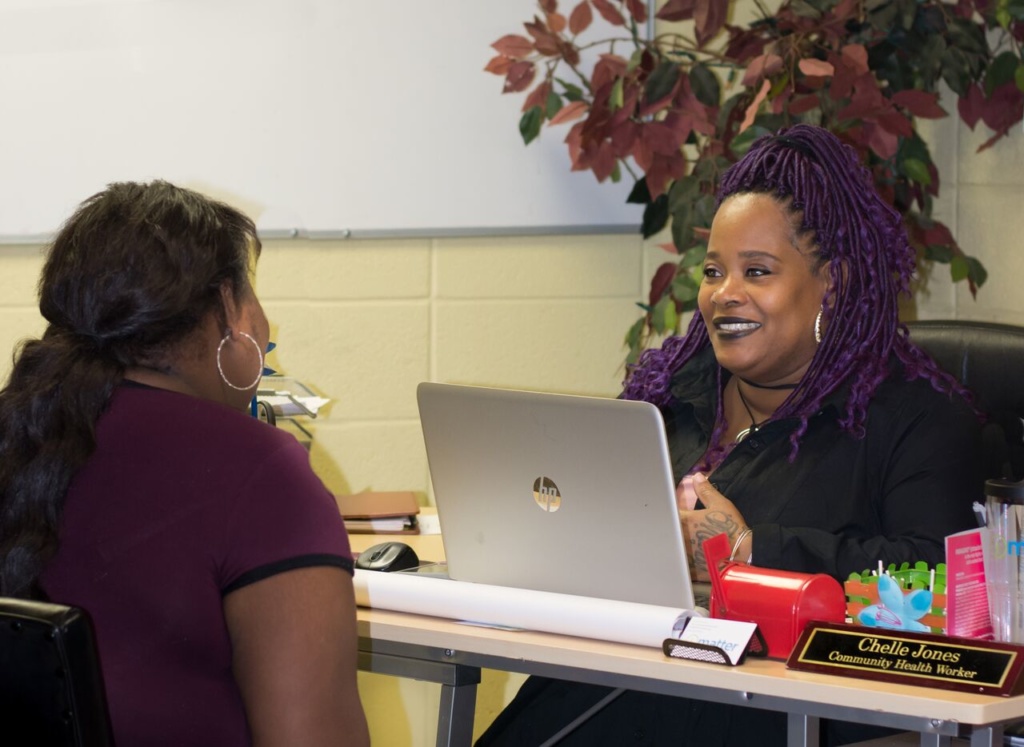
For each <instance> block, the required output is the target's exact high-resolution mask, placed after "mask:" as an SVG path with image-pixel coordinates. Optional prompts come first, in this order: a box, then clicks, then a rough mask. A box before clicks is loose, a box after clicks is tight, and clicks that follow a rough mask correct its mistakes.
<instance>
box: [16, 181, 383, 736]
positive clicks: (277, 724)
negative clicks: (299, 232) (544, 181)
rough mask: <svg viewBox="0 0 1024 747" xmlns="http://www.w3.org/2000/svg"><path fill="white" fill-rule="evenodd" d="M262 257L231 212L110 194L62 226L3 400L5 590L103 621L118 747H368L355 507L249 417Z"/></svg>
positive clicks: (259, 356) (262, 323) (285, 437)
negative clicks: (346, 512)
mask: <svg viewBox="0 0 1024 747" xmlns="http://www.w3.org/2000/svg"><path fill="white" fill-rule="evenodd" d="M259 251H260V243H259V240H258V239H257V237H256V229H255V226H254V224H253V223H252V221H251V220H250V219H249V218H247V217H246V216H244V215H242V214H241V213H240V212H238V211H237V210H235V209H233V208H231V207H229V206H227V205H224V204H222V203H219V202H215V201H213V200H210V199H208V198H206V197H204V196H202V195H200V194H198V193H195V192H192V191H189V190H186V189H180V188H178V187H175V186H173V185H171V184H168V183H166V182H153V183H150V184H135V183H120V184H113V185H110V186H109V187H108V188H107V189H106V190H105V191H103V192H100V193H99V194H96V195H94V196H93V197H91V198H89V199H88V200H86V201H85V202H84V203H83V204H82V205H81V206H80V207H79V209H78V210H77V211H76V212H75V214H74V215H73V216H72V217H71V218H70V219H69V220H68V222H67V223H66V224H65V225H64V226H63V228H62V229H61V231H60V232H59V233H58V235H57V237H56V239H55V241H54V243H53V245H52V247H51V249H50V252H49V255H48V257H47V260H46V263H45V266H44V269H43V273H42V278H41V280H40V284H39V294H40V300H39V308H40V311H41V312H42V314H43V316H44V317H45V319H46V320H47V322H48V326H47V328H46V331H45V333H44V335H43V337H42V339H40V340H32V341H28V342H26V343H24V344H23V345H22V347H21V349H20V351H19V353H18V354H17V356H16V359H15V362H14V368H13V371H12V373H11V375H10V379H9V380H8V382H7V384H6V386H5V387H4V389H3V390H2V391H0V595H3V596H16V597H24V598H38V599H49V600H52V601H55V602H60V603H62V604H70V605H75V606H79V607H82V608H84V609H85V610H86V611H87V612H88V613H89V614H90V616H91V617H92V620H93V623H94V626H95V629H96V637H97V643H98V646H99V651H100V661H101V665H102V667H103V671H104V677H105V680H106V687H107V696H108V702H109V706H110V712H111V720H112V724H113V729H114V737H115V739H116V741H117V743H118V745H120V747H130V746H131V745H160V744H168V745H171V744H174V745H186V744H211V745H212V744H216V745H219V746H224V745H238V746H240V747H241V746H243V745H250V744H254V743H258V744H265V745H296V744H302V745H329V744H330V745H334V744H346V745H361V744H367V743H368V741H369V739H368V735H367V728H366V722H365V718H364V716H363V711H362V707H361V705H360V702H359V695H358V692H357V689H356V675H355V671H356V645H355V641H356V632H355V601H354V595H353V590H352V577H351V574H352V557H351V553H350V550H349V545H348V538H347V536H346V534H345V530H344V525H343V523H342V521H341V518H340V515H339V513H338V510H337V505H336V503H335V501H334V499H333V497H332V495H331V494H330V492H329V491H328V490H327V489H326V488H325V487H324V485H323V483H322V482H320V480H319V479H318V478H317V477H316V475H314V474H313V472H312V470H311V469H310V466H309V458H308V454H307V453H306V451H305V449H304V448H303V447H302V446H301V445H300V444H299V443H298V442H297V441H296V440H295V439H294V438H293V437H292V436H290V435H289V434H287V433H285V432H284V431H280V430H277V429H275V428H273V427H270V426H268V425H266V424H265V423H261V422H259V421H257V420H256V419H255V418H253V417H251V416H250V415H249V414H248V413H247V410H248V405H249V402H250V401H251V399H252V397H253V395H254V394H255V391H256V387H257V385H258V384H259V380H260V377H261V375H262V372H263V352H264V350H266V348H267V344H268V339H269V325H268V323H267V318H266V316H265V315H264V313H263V309H262V307H261V306H260V303H259V301H258V300H257V298H256V295H255V293H254V290H253V277H254V271H255V264H256V259H257V257H258V256H259Z"/></svg>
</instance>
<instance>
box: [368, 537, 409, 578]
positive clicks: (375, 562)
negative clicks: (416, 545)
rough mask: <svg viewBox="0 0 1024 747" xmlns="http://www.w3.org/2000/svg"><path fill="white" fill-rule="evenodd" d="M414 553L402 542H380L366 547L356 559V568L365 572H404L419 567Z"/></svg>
mask: <svg viewBox="0 0 1024 747" xmlns="http://www.w3.org/2000/svg"><path fill="white" fill-rule="evenodd" d="M419 562H420V559H419V558H418V557H417V556H416V551H415V550H413V549H412V548H411V547H409V546H408V545H407V544H405V543H404V542H381V543H380V544H379V545H374V546H373V547H368V548H366V549H365V550H363V551H362V552H361V553H359V557H358V558H356V568H362V569H363V570H366V571H404V570H406V569H407V568H414V567H416V566H417V565H419Z"/></svg>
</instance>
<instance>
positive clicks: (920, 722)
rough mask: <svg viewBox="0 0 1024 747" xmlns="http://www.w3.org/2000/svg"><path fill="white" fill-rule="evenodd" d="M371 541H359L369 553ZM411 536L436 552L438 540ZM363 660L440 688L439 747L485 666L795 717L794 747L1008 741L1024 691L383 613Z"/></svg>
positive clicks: (374, 619) (371, 613)
mask: <svg viewBox="0 0 1024 747" xmlns="http://www.w3.org/2000/svg"><path fill="white" fill-rule="evenodd" d="M382 539H387V538H382V537H380V536H379V535H378V536H376V537H369V538H366V537H358V538H357V537H353V546H354V547H355V548H356V549H363V548H365V547H368V546H369V545H371V544H374V543H375V542H379V541H382ZM394 539H402V540H407V541H409V543H410V544H412V545H414V546H416V547H417V548H418V549H419V551H420V554H421V556H423V557H426V558H428V559H431V560H435V559H438V558H439V557H440V555H439V551H438V550H435V548H439V547H440V542H439V538H438V537H416V538H407V537H401V538H394ZM358 629H359V651H360V659H359V666H360V668H361V669H363V670H365V671H371V672H378V673H381V674H390V675H395V676H399V677H411V678H413V679H419V680H427V681H430V682H437V683H440V684H441V693H442V695H441V706H440V707H441V712H440V714H439V723H438V737H437V744H438V745H469V744H470V743H471V740H472V731H473V710H474V705H475V701H476V686H477V683H478V682H479V681H480V669H482V668H486V669H497V670H504V671H509V672H522V673H525V674H539V675H544V676H548V677H557V678H559V679H566V680H575V681H580V682H590V683H594V684H600V685H608V686H613V687H626V688H629V689H633V690H643V691H648V692H654V693H663V694H668V695H678V696H683V697H690V698H695V699H698V700H708V701H715V702H721V703H731V704H734V705H740V706H747V707H754V708H764V709H769V710H776V711H784V712H786V713H788V714H789V719H788V723H789V737H788V744H789V746H790V747H814V746H815V745H817V744H818V719H821V718H832V719H839V720H844V721H856V722H860V723H865V724H877V725H880V726H888V727H892V728H896V729H902V730H907V731H916V732H920V734H921V737H920V744H921V746H922V747H949V745H950V744H951V740H952V737H954V736H956V735H957V734H961V735H962V736H968V737H969V739H970V745H971V747H996V746H1000V745H1002V732H1003V724H1005V723H1007V722H1010V721H1016V720H1019V719H1021V718H1024V696H1017V697H1013V698H999V697H992V696H984V695H972V694H967V693H957V692H950V691H944V690H934V689H930V688H926V687H911V686H909V685H891V684H883V683H877V682H870V681H866V680H857V679H850V678H845V677H831V676H828V675H821V674H813V673H809V672H796V671H791V670H788V669H786V667H785V664H783V663H782V662H779V661H769V660H758V659H747V661H746V663H745V664H743V665H742V666H739V667H725V666H721V665H715V664H702V663H699V662H690V661H682V660H676V659H669V658H667V657H666V656H664V654H662V652H661V651H660V650H658V649H654V648H644V647H639V646H630V645H626V644H619V643H606V642H601V641H593V640H588V639H585V638H573V637H568V636H558V635H550V634H546V633H534V632H529V631H505V630H494V629H490V628H479V627H473V626H469V625H463V624H460V623H457V622H455V621H452V620H445V619H440V618H434V617H425V616H420V615H410V614H405V613H400V612H389V611H386V610H370V609H360V610H359V611H358Z"/></svg>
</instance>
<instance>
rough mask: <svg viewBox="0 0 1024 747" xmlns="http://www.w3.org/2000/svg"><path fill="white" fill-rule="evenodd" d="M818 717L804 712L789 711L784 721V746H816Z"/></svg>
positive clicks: (817, 740) (817, 742)
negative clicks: (785, 721)
mask: <svg viewBox="0 0 1024 747" xmlns="http://www.w3.org/2000/svg"><path fill="white" fill-rule="evenodd" d="M819 723H820V721H819V719H818V718H817V717H816V716H808V715H807V714H804V713H790V714H788V716H787V723H786V726H787V728H786V747H818V744H819V737H818V733H819Z"/></svg>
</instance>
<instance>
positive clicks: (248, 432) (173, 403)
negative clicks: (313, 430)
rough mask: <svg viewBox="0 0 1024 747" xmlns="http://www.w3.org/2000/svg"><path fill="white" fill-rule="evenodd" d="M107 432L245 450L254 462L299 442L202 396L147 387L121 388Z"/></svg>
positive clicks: (195, 446)
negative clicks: (262, 456) (119, 432)
mask: <svg viewBox="0 0 1024 747" xmlns="http://www.w3.org/2000/svg"><path fill="white" fill-rule="evenodd" d="M100 428H101V429H102V430H104V431H108V432H117V431H119V430H120V431H124V430H126V429H129V430H130V431H131V432H132V433H134V434H135V438H138V439H146V438H151V439H155V440H158V441H160V442H162V443H164V444H166V447H167V448H173V447H174V445H175V444H181V445H187V446H188V447H189V448H190V450H191V451H193V453H194V452H195V451H197V450H198V448H201V447H203V446H208V447H216V450H217V451H222V452H231V451H236V450H238V449H240V448H244V449H245V450H246V451H247V452H248V454H249V457H250V458H251V457H253V456H256V455H257V454H260V453H267V452H269V451H274V450H277V449H279V448H281V447H283V446H286V445H288V444H290V443H292V442H295V438H294V437H293V436H292V435H291V434H290V433H287V432H286V431H283V430H281V429H279V428H274V427H273V426H270V425H268V424H266V423H264V422H261V421H259V420H258V419H256V418H254V417H252V416H251V415H249V414H247V413H243V412H239V411H237V410H234V409H232V408H230V407H227V406H226V405H222V404H220V403H217V402H211V401H208V400H204V399H201V398H199V397H192V396H189V395H187V394H181V393H178V392H172V391H169V390H166V389H157V388H153V387H145V386H121V387H118V389H117V391H116V392H115V394H114V396H113V397H112V398H111V403H110V407H109V409H108V411H107V413H105V416H104V418H103V420H102V421H101V423H100Z"/></svg>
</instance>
